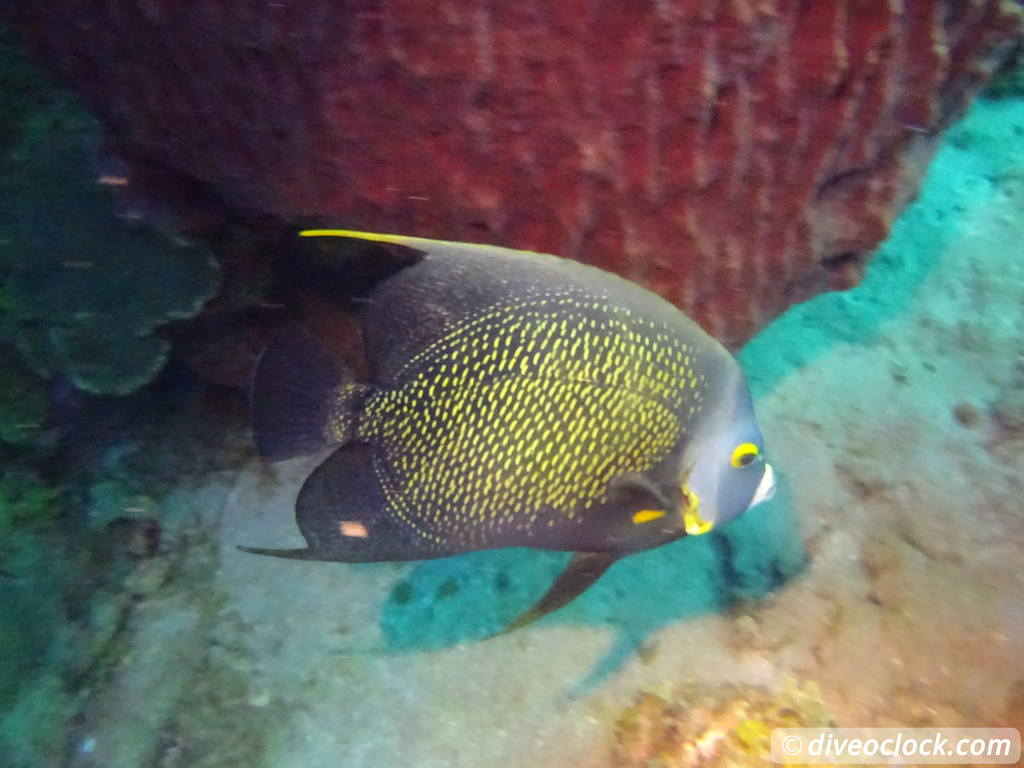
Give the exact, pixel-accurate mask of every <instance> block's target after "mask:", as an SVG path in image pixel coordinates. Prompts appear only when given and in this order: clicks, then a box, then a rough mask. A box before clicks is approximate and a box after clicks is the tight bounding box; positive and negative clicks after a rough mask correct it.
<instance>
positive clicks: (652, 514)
mask: <svg viewBox="0 0 1024 768" xmlns="http://www.w3.org/2000/svg"><path fill="white" fill-rule="evenodd" d="M665 514H666V513H665V510H663V509H641V510H640V511H639V512H634V513H633V522H634V523H635V524H636V525H640V524H641V523H649V522H651V520H657V519H658V518H659V517H664V516H665Z"/></svg>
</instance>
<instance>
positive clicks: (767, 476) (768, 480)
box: [750, 464, 775, 507]
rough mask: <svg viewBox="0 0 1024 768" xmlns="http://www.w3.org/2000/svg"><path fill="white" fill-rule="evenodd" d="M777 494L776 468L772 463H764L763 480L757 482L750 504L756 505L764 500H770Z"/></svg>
mask: <svg viewBox="0 0 1024 768" xmlns="http://www.w3.org/2000/svg"><path fill="white" fill-rule="evenodd" d="M774 495H775V470H774V469H772V465H771V464H765V465H764V474H763V475H761V482H760V483H758V484H757V490H756V491H754V498H753V499H751V500H750V506H751V507H756V506H757V505H758V504H761V503H762V502H765V501H768V500H769V499H771V498H772V497H773V496H774Z"/></svg>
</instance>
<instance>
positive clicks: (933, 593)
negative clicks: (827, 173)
mask: <svg viewBox="0 0 1024 768" xmlns="http://www.w3.org/2000/svg"><path fill="white" fill-rule="evenodd" d="M741 359H742V363H743V365H744V368H745V369H746V371H747V372H748V375H749V377H750V380H751V383H752V387H753V389H754V391H755V395H756V397H757V408H758V412H759V417H760V421H761V425H762V428H763V431H764V433H765V435H766V440H767V442H768V451H769V453H770V458H771V461H772V463H773V464H774V465H775V466H776V467H777V469H778V470H779V472H780V473H781V474H782V475H783V477H784V483H785V487H784V488H783V490H782V492H781V493H780V494H779V496H778V497H777V498H776V500H775V501H773V502H771V504H769V505H766V506H764V507H762V508H759V509H757V510H755V511H753V512H751V513H750V514H749V515H748V516H746V518H745V519H741V520H740V521H737V522H736V523H734V524H733V525H730V526H729V527H727V529H726V530H725V532H724V533H722V534H721V535H717V536H716V535H712V536H708V537H703V538H701V539H697V540H692V541H682V542H678V543H676V544H673V545H670V546H668V547H665V548H663V549H661V550H658V551H655V552H651V553H647V554H644V555H639V556H636V557H633V558H630V559H628V560H626V561H624V562H622V563H620V564H618V565H617V566H616V567H615V568H614V569H613V570H612V571H611V572H610V573H609V575H608V576H606V577H605V579H603V580H602V582H600V583H599V585H598V586H597V587H595V588H594V589H592V590H591V591H590V592H589V593H588V594H587V595H585V596H584V597H583V598H582V599H581V600H579V601H578V602H577V603H576V604H574V605H572V606H570V607H569V608H568V609H566V610H564V611H562V612H560V613H558V614H556V615H554V616H553V617H550V618H549V619H547V620H545V621H543V622H541V623H539V624H536V625H534V626H531V627H529V628H527V629H524V630H522V631H519V632H516V633H513V634H511V635H507V636H503V637H499V638H497V639H493V640H489V641H485V642H479V641H477V639H476V638H479V637H480V636H481V635H483V634H486V633H487V632H488V631H491V630H494V629H496V628H498V627H500V626H501V624H502V622H503V621H506V620H507V619H509V618H511V617H512V616H513V615H515V614H516V613H517V612H518V611H519V610H521V609H522V608H524V607H525V606H526V605H528V604H529V603H530V602H531V601H532V599H533V598H534V597H536V596H537V595H538V594H540V593H541V592H542V591H543V590H544V589H545V588H546V584H547V582H548V580H549V579H550V577H551V574H553V573H554V572H555V571H556V570H557V567H558V564H559V563H560V562H561V559H562V558H561V556H558V555H551V554H550V553H549V554H537V553H530V552H520V551H509V552H498V553H479V554H476V555H472V556H469V557H464V558H457V559H454V560H449V561H441V562H436V563H427V564H417V565H408V566H399V565H392V564H383V565H342V564H322V563H297V562H287V561H278V560H272V559H267V558H260V557H255V556H251V555H246V554H243V553H241V552H239V551H237V550H236V548H235V545H236V544H241V543H245V544H252V545H262V546H291V545H300V544H301V539H300V538H299V536H298V533H297V531H296V529H295V526H294V522H293V518H292V505H293V499H294V494H295V492H296V490H297V487H298V484H299V483H300V482H301V480H302V479H303V477H304V475H305V473H306V472H307V471H308V468H309V467H310V466H311V464H310V462H309V461H295V462H288V463H284V464H281V465H278V466H276V467H273V468H265V467H261V466H260V465H259V464H258V462H257V461H256V460H255V458H247V459H246V462H245V463H244V465H243V466H242V467H241V468H240V469H232V470H219V471H215V472H210V473H200V474H199V476H197V477H195V478H193V479H191V480H189V481H187V482H182V483H180V484H179V485H178V486H177V487H176V488H175V490H173V491H172V492H171V493H170V494H168V495H167V496H166V497H165V498H163V500H162V504H161V506H162V510H161V517H162V522H163V526H164V541H163V544H162V554H161V555H160V556H159V557H157V558H155V559H153V560H150V561H146V562H144V563H143V564H141V565H140V566H139V571H138V572H136V573H134V574H133V575H132V577H131V578H130V579H129V583H128V585H127V586H126V588H125V589H126V590H127V591H128V592H129V593H130V597H131V599H130V600H127V601H124V600H122V601H120V602H118V603H117V605H118V606H119V607H118V608H117V609H116V611H117V619H116V621H113V624H114V625H115V626H114V628H113V629H110V630H109V631H108V633H107V637H106V638H105V639H104V643H103V651H102V653H101V654H100V655H99V657H98V660H97V661H96V662H95V663H94V665H93V666H94V668H93V669H91V670H88V671H86V672H84V673H82V675H81V677H80V679H81V680H82V681H83V682H82V684H81V688H80V689H79V690H78V691H75V692H73V694H72V696H71V697H70V698H69V697H68V696H66V695H65V696H64V697H63V699H62V704H61V707H63V709H60V710H59V713H58V714H54V715H53V716H52V717H50V718H47V717H46V716H44V715H41V714H40V713H41V712H45V711H46V709H47V707H53V706H55V705H54V704H53V701H52V700H53V696H52V689H53V688H54V686H55V685H56V682H55V679H56V675H57V674H58V672H57V671H54V672H53V674H52V675H48V674H47V673H43V674H41V675H40V676H39V677H38V679H36V680H35V682H33V683H32V684H31V685H30V686H28V687H27V688H26V689H25V690H24V691H23V693H22V696H21V698H20V700H19V702H18V703H17V704H16V706H15V708H14V709H13V710H12V711H11V712H9V713H8V716H7V717H6V718H5V720H4V723H3V725H2V732H3V733H2V735H3V737H4V738H5V740H7V742H8V743H12V739H13V741H14V742H18V741H19V740H21V741H22V743H23V745H24V749H23V753H24V758H23V759H24V760H26V761H27V762H26V764H30V763H31V759H32V758H31V755H32V754H33V750H34V749H35V747H34V746H33V744H34V742H36V741H39V740H41V739H42V737H41V736H40V735H39V734H35V735H33V733H32V730H33V729H36V728H42V727H43V725H40V724H44V723H46V722H47V721H48V720H49V722H50V725H49V726H46V727H50V728H57V727H61V726H60V720H59V718H60V716H62V715H61V714H60V713H64V714H65V715H66V714H67V713H69V712H74V713H76V714H75V715H74V717H73V721H72V723H71V724H70V725H67V726H63V727H65V728H66V729H67V730H65V732H64V735H65V736H66V737H67V742H66V743H67V745H68V748H67V753H66V757H65V759H64V761H63V762H64V764H65V765H69V766H75V768H84V767H85V766H97V767H101V768H121V767H123V768H136V766H138V767H140V768H141V767H143V766H145V767H147V768H149V767H151V766H152V767H156V766H159V767H160V768H171V767H177V766H182V767H184V766H188V767H189V768H191V767H192V766H210V767H212V766H235V765H238V766H246V768H271V767H272V768H321V767H327V766H331V767H334V766H345V768H371V767H372V768H406V767H407V766H408V767H410V768H413V767H414V768H441V767H442V766H444V767H446V768H469V767H471V766H472V767H473V768H476V767H477V766H497V765H500V766H502V767H503V768H519V767H523V768H526V767H527V766H529V767H530V768H534V767H536V766H587V767H593V768H599V767H603V766H609V765H611V764H612V760H611V757H610V755H611V751H610V750H611V745H612V742H613V738H614V732H615V727H614V723H615V719H616V717H617V716H618V714H619V713H620V712H621V710H622V709H623V707H625V706H627V705H628V704H629V703H630V702H631V701H632V700H633V699H634V697H635V696H636V694H637V693H638V692H639V691H666V690H668V689H670V688H671V687H672V686H674V685H676V684H679V683H683V682H686V681H692V682H695V683H696V684H697V685H699V686H703V687H704V688H706V689H707V690H709V691H714V690H717V689H719V688H720V687H721V686H722V685H724V684H726V683H730V682H733V683H741V684H751V685H758V686H766V687H768V688H774V687H779V686H783V685H786V684H788V683H787V681H792V680H796V681H798V682H803V681H814V682H815V683H817V684H818V686H820V690H821V696H822V699H823V700H824V703H825V705H826V707H827V708H828V710H829V711H830V712H831V713H832V715H833V717H834V718H835V720H836V722H838V723H840V724H843V725H850V726H861V725H897V724H913V725H924V724H933V725H996V724H1000V723H1006V724H1012V725H1016V726H1017V727H1024V567H1022V566H1024V103H1022V102H1020V101H981V102H979V103H978V104H977V105H976V106H975V107H974V108H973V110H972V112H971V113H970V114H969V116H968V117H967V118H966V119H965V120H964V121H963V122H962V123H960V124H959V125H958V126H956V127H955V128H953V129H952V130H951V131H950V132H949V133H948V135H947V138H946V141H945V142H944V145H943V147H942V149H941V151H940V153H939V155H938V156H937V158H936V160H935V162H934V164H933V165H932V167H931V170H930V173H929V175H928V178H927V180H926V183H925V187H924V190H923V192H922V194H921V196H920V198H919V199H918V201H917V202H916V203H915V204H914V205H913V206H911V207H910V208H908V210H907V211H906V212H905V214H904V215H903V216H902V218H901V219H900V220H899V222H898V223H897V225H896V226H895V228H894V229H893V232H892V234H891V237H890V238H889V240H888V241H887V242H886V243H885V245H884V246H883V247H882V248H881V250H880V252H879V254H878V255H877V256H876V258H875V259H874V261H873V262H872V264H871V266H870V269H869V274H868V277H867V279H866V280H865V281H864V283H863V284H862V285H861V286H860V287H858V288H857V289H855V290H853V291H851V292H849V293H846V294H831V295H825V296H821V297H819V298H817V299H815V300H813V301H811V302H809V303H807V304H805V305H802V306H799V307H796V308H794V309H793V310H791V311H790V312H789V313H787V314H786V315H785V316H784V317H782V318H781V319H779V320H778V321H777V322H775V323H774V324H773V325H772V326H770V327H769V328H767V329H766V330H764V331H763V332H762V333H761V334H760V335H759V336H758V337H757V338H756V339H754V341H752V342H751V343H750V344H749V345H748V347H747V348H746V349H745V350H744V351H743V352H742V354H741ZM242 439H243V437H242V436H239V441H241V440H242ZM153 449H154V450H168V451H169V450H191V448H190V446H189V445H188V442H187V440H182V439H180V438H176V439H175V440H169V441H165V442H162V443H161V445H160V446H158V447H154V448H153ZM245 455H246V456H247V457H250V456H251V453H249V454H245ZM90 610H91V611H92V612H93V613H95V612H96V611H100V612H102V608H97V607H96V606H93V607H92V608H91V609H90ZM112 610H113V609H112ZM88 620H89V621H93V622H96V623H97V625H99V624H100V623H102V622H100V620H99V619H97V618H96V617H95V616H92V617H91V618H89V619H88ZM108 623H109V622H108ZM97 631H98V630H97ZM19 729H22V730H21V731H20V735H18V734H19ZM46 764H52V763H46Z"/></svg>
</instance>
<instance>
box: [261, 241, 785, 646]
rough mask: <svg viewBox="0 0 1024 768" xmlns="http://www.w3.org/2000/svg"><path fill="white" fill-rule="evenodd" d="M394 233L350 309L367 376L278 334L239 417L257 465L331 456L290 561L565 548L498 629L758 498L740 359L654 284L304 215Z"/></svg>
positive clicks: (301, 500) (301, 510)
mask: <svg viewBox="0 0 1024 768" xmlns="http://www.w3.org/2000/svg"><path fill="white" fill-rule="evenodd" d="M301 234H302V235H303V236H306V237H345V238H353V239H358V240H366V241H373V242H376V243H383V244H387V247H388V248H389V249H391V248H397V249H399V251H400V252H401V254H402V256H403V258H406V259H407V260H408V261H409V265H408V266H406V267H404V268H403V269H401V270H399V271H398V272H397V273H395V274H393V275H391V276H390V277H388V278H387V279H385V280H383V281H382V282H381V283H380V284H379V285H376V286H375V287H373V289H372V290H371V291H370V293H369V294H368V296H367V297H366V300H365V301H364V302H363V303H362V304H361V309H360V311H359V314H360V318H359V319H360V322H361V324H362V329H363V338H364V347H365V350H366V362H367V364H368V367H369V371H370V374H371V376H370V378H371V381H372V383H370V382H358V381H355V380H354V379H353V378H352V376H351V375H350V373H349V372H348V371H347V370H346V368H345V367H344V366H343V365H342V364H341V363H340V362H339V361H338V360H337V359H336V358H335V357H334V356H332V354H331V353H329V352H328V351H327V350H326V349H325V348H324V347H323V346H321V345H320V344H319V343H318V342H317V341H315V340H314V339H313V337H312V336H311V335H309V334H308V333H307V332H305V331H304V330H301V329H299V328H293V329H291V330H289V331H286V332H284V333H282V334H280V335H279V336H277V337H275V339H274V340H273V341H272V342H271V343H270V345H269V346H268V347H267V348H266V350H265V351H264V352H263V354H262V356H261V358H260V360H259V362H258V364H257V367H256V371H255V374H254V378H253V387H252V393H251V411H252V426H253V432H254V437H255V441H256V445H257V448H258V450H259V452H260V454H261V456H262V457H264V458H265V459H267V460H270V461H276V460H281V459H287V458H291V457H293V456H298V455H301V454H307V453H312V452H314V451H318V450H321V449H323V448H325V447H327V446H330V445H335V446H337V447H336V449H335V450H334V452H333V453H332V454H330V456H329V457H328V458H327V459H326V460H325V461H324V462H323V463H322V464H320V465H319V466H318V467H317V468H316V470H314V471H313V473H312V474H311V475H310V476H309V477H308V478H307V479H306V481H305V483H304V484H303V486H302V489H301V491H300V492H299V496H298V500H297V502H296V506H295V509H296V520H297V523H298V526H299V529H300V531H301V532H302V535H303V537H304V538H305V540H306V542H307V545H308V546H307V547H306V548H305V549H297V550H274V549H258V548H243V549H245V550H246V551H249V552H254V553H258V554H264V555H275V556H278V557H286V558H294V559H302V560H327V561H342V562H368V561H408V560H423V559H429V558H437V557H444V556H447V555H453V554H457V553H461V552H467V551H470V550H479V549H492V548H498V547H534V548H540V549H554V550H567V551H572V552H574V553H575V556H574V557H573V558H572V559H571V560H570V562H569V564H568V566H567V567H566V569H565V570H564V571H563V572H562V574H561V575H560V576H559V577H558V578H557V579H556V581H555V582H554V584H553V585H552V586H551V588H550V589H549V590H548V592H547V593H546V594H545V595H544V596H543V597H542V598H541V599H540V600H539V601H538V602H537V603H536V604H535V605H534V606H533V607H532V608H530V609H529V610H528V611H527V612H526V613H524V614H522V615H521V616H520V617H519V618H518V619H517V620H516V621H515V622H513V624H512V625H511V626H510V627H508V629H506V630H505V631H508V630H510V629H514V628H517V627H521V626H523V625H525V624H528V623H529V622H531V621H533V620H535V619H537V618H539V617H541V616H544V615H545V614H548V613H550V612H551V611H554V610H556V609H558V608H560V607H562V606H564V605H565V604H567V603H568V602H570V601H571V600H572V599H573V598H575V597H576V596H577V595H579V594H581V593H582V592H583V591H584V590H585V589H586V588H587V587H589V586H590V585H591V584H593V583H594V582H595V581H596V580H597V579H598V578H600V576H601V575H602V574H603V573H604V572H605V571H606V570H607V569H608V568H609V566H611V565H612V564H613V563H614V562H615V561H616V560H617V559H619V558H620V557H623V556H625V555H628V554H630V553H633V552H639V551H641V550H645V549H650V548H652V547H658V546H661V545H662V544H665V543H668V542H670V541H674V540H675V539H678V538H680V537H682V536H686V535H691V536H694V535H699V534H703V533H705V532H707V531H709V530H711V529H712V528H713V527H715V526H718V525H722V524H723V523H725V522H728V521H729V520H731V519H732V518H734V517H736V516H737V515H739V514H740V513H741V512H743V511H744V510H746V509H748V508H750V507H752V506H754V505H755V504H758V503H760V502H761V501H764V500H765V499H767V498H769V497H770V496H771V494H772V492H773V490H774V476H773V472H772V469H771V466H770V465H769V464H767V463H766V462H765V461H764V459H763V444H762V437H761V433H760V430H759V429H758V426H757V423H756V421H755V418H754V411H753V406H752V402H751V398H750V394H749V391H748V388H747V385H746V382H745V380H744V377H743V374H742V372H741V370H740V368H739V365H738V364H737V363H736V361H735V359H734V358H733V357H732V356H731V355H730V354H729V353H728V352H727V351H726V350H725V349H724V348H723V347H722V346H721V345H720V344H719V343H717V342H716V341H715V340H714V339H712V338H711V337H710V336H708V334H706V333H705V332H704V331H703V330H701V328H700V327H699V326H698V325H697V324H696V323H694V322H693V321H692V320H690V319H689V318H688V317H687V316H686V315H684V314H683V313H682V312H680V311H679V310H678V309H677V308H676V307H674V306H672V305H671V304H669V303H668V302H666V301H665V300H663V299H661V298H660V297H659V296H657V295H655V294H653V293H651V292H649V291H647V290H645V289H643V288H641V287H639V286H637V285H635V284H633V283H631V282H629V281H627V280H624V279H622V278H620V277H618V276H616V275H613V274H610V273H608V272H604V271H602V270H600V269H597V268H595V267H590V266H586V265H583V264H580V263H578V262H574V261H570V260H567V259H562V258H558V257H556V256H550V255H546V254H538V253H531V252H524V251H515V250H511V249H507V248H499V247H494V246H486V245H474V244H468V243H455V242H441V241H435V240H426V239H421V238H415V237H401V236H396V235H378V234H371V233H365V232H354V231H348V230H307V231H304V232H302V233H301Z"/></svg>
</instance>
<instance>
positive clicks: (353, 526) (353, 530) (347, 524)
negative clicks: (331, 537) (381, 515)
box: [338, 520, 370, 539]
mask: <svg viewBox="0 0 1024 768" xmlns="http://www.w3.org/2000/svg"><path fill="white" fill-rule="evenodd" d="M338 530H339V531H340V532H341V535H342V536H351V537H352V538H356V539H365V538H366V537H367V536H369V535H370V532H369V531H367V530H366V526H365V525H363V524H362V523H360V522H359V521H358V520H342V521H341V522H340V523H338Z"/></svg>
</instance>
